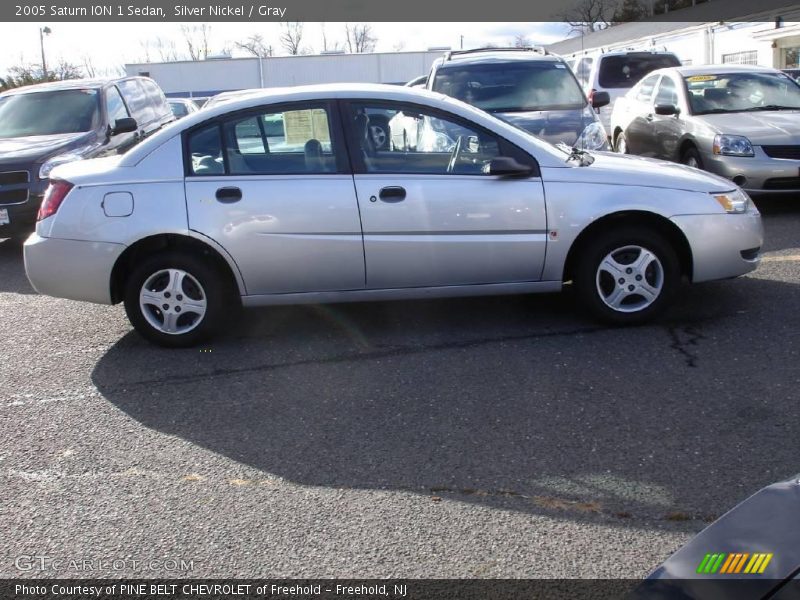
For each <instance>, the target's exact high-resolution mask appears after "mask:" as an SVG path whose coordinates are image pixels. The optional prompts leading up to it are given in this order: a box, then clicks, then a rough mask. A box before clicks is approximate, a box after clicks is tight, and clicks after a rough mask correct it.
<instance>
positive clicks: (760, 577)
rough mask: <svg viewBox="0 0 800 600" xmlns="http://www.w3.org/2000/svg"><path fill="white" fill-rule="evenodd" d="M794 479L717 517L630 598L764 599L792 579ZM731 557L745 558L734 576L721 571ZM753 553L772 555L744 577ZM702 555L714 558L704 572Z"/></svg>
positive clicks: (797, 482)
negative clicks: (759, 567) (733, 555)
mask: <svg viewBox="0 0 800 600" xmlns="http://www.w3.org/2000/svg"><path fill="white" fill-rule="evenodd" d="M798 477H800V476H795V477H792V478H791V479H789V480H787V481H782V482H780V483H775V484H773V485H770V486H767V487H765V488H763V489H762V490H760V491H758V492H756V493H755V494H754V495H752V496H750V498H748V499H747V500H745V501H744V502H742V503H741V504H739V505H738V506H736V507H735V508H733V509H732V510H731V511H729V512H728V513H726V514H725V515H723V516H722V517H720V518H719V519H718V520H717V521H715V522H714V523H712V524H711V525H709V526H708V527H707V528H706V529H704V530H703V531H701V532H700V533H699V534H697V536H695V537H694V538H692V539H691V540H690V541H689V543H688V544H686V545H685V546H684V547H683V548H681V549H679V550H678V551H677V552H676V553H675V554H673V555H672V556H670V557H669V558H668V559H667V560H666V561H665V562H664V563H663V564H662V565H661V566H660V567H658V568H657V569H656V570H655V571H653V573H652V574H651V575H650V576H649V577H648V579H647V580H646V581H645V582H643V583H642V584H641V585H640V586H639V588H638V589H637V591H636V593H635V594H633V596H632V597H633V598H650V599H653V598H656V599H658V598H734V599H741V600H750V599H755V598H763V597H766V596H767V595H768V593H770V592H772V591H775V589H776V588H778V587H780V586H781V585H782V584H783V583H784V582H786V580H787V579H789V578H792V577H795V576H796V575H797V569H798V567H799V566H800V527H798V526H797V515H798V514H799V513H800V479H798ZM732 553H733V554H736V553H741V554H742V555H744V554H745V553H746V554H747V555H748V556H747V557H746V558H745V559H744V560H742V562H743V563H744V566H743V567H742V569H741V570H739V569H738V568H736V566H735V565H736V563H733V564H734V569H733V571H734V572H733V573H727V572H725V573H722V571H723V570H725V564H726V562H727V560H728V558H730V554H732ZM754 554H766V555H770V554H771V556H770V557H769V561H768V562H767V563H766V566H765V568H764V570H763V572H757V573H752V572H751V573H745V572H744V571H745V570H746V569H747V566H748V565H749V563H750V561H751V560H752V559H753V555H754ZM706 555H711V556H715V555H716V556H715V560H714V564H713V565H712V566H710V567H709V569H708V572H706V569H705V566H707V565H709V563H710V562H711V560H710V558H711V556H709V557H708V559H706ZM720 555H723V556H722V557H721V558H720ZM764 558H766V557H764ZM756 560H758V557H756ZM704 563H705V564H704ZM717 563H718V564H717ZM715 567H716V568H715ZM727 570H730V563H729V566H728V569H727ZM699 571H702V572H699ZM770 597H772V596H770ZM778 597H783V596H781V595H780V594H778ZM787 597H788V596H787Z"/></svg>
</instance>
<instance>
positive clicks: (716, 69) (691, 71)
mask: <svg viewBox="0 0 800 600" xmlns="http://www.w3.org/2000/svg"><path fill="white" fill-rule="evenodd" d="M662 72H672V73H677V74H678V75H681V76H682V77H692V76H694V75H719V74H721V73H779V72H780V71H779V70H778V69H771V68H770V67H756V66H753V65H703V66H697V67H667V68H665V69H658V70H657V71H653V73H662Z"/></svg>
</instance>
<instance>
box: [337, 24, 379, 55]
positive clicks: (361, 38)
mask: <svg viewBox="0 0 800 600" xmlns="http://www.w3.org/2000/svg"><path fill="white" fill-rule="evenodd" d="M344 33H345V36H346V37H345V39H346V42H347V51H348V52H350V53H351V54H354V53H361V52H372V51H373V50H375V44H376V43H377V41H378V38H376V37H375V36H374V35H373V34H372V26H371V25H369V24H367V23H361V24H358V23H354V24H352V25H351V24H350V23H346V24H345V26H344Z"/></svg>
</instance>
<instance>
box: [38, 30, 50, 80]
mask: <svg viewBox="0 0 800 600" xmlns="http://www.w3.org/2000/svg"><path fill="white" fill-rule="evenodd" d="M51 33H53V31H52V30H51V29H50V28H49V27H39V46H41V48H42V77H44V78H45V79H47V61H46V60H45V58H44V36H46V35H50V34H51Z"/></svg>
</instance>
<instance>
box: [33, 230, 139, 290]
mask: <svg viewBox="0 0 800 600" xmlns="http://www.w3.org/2000/svg"><path fill="white" fill-rule="evenodd" d="M124 250H125V246H124V245H122V244H111V243H107V242H83V241H77V240H62V239H57V238H44V237H40V236H39V235H38V234H36V233H34V234H33V235H31V236H30V237H29V238H28V240H27V241H26V242H25V246H24V256H25V273H26V275H27V276H28V280H29V281H30V282H31V285H32V286H33V288H34V289H35V290H36V291H37V292H39V293H40V294H46V295H48V296H56V297H58V298H69V299H71V300H85V301H87V302H97V303H99V304H111V271H112V269H113V268H114V264H115V263H116V261H117V258H119V256H120V254H122V252H123V251H124Z"/></svg>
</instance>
